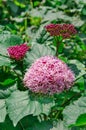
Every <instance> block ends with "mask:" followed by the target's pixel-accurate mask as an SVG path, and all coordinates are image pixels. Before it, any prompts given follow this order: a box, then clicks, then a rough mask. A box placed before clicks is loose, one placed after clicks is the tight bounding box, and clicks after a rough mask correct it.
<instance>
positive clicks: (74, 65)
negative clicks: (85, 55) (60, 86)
mask: <svg viewBox="0 0 86 130" xmlns="http://www.w3.org/2000/svg"><path fill="white" fill-rule="evenodd" d="M69 67H70V68H71V69H72V70H73V71H74V73H75V76H76V79H78V78H80V77H81V76H83V75H84V74H86V71H85V65H84V64H82V63H81V62H80V61H78V60H69Z"/></svg>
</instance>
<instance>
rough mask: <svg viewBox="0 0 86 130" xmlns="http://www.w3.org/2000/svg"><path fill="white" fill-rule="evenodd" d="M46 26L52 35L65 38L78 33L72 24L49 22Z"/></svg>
mask: <svg viewBox="0 0 86 130" xmlns="http://www.w3.org/2000/svg"><path fill="white" fill-rule="evenodd" d="M45 28H46V30H47V32H49V33H50V35H51V36H62V37H63V39H66V38H70V37H71V36H72V35H75V34H76V33H77V31H76V29H75V27H74V25H72V24H49V25H47V26H45Z"/></svg>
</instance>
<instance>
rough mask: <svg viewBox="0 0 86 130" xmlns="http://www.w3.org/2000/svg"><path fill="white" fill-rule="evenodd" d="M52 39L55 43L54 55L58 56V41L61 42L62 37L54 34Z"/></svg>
mask: <svg viewBox="0 0 86 130" xmlns="http://www.w3.org/2000/svg"><path fill="white" fill-rule="evenodd" d="M54 39H55V45H56V56H57V57H58V50H59V46H60V43H61V42H62V39H61V37H60V36H59V37H57V36H55V37H54Z"/></svg>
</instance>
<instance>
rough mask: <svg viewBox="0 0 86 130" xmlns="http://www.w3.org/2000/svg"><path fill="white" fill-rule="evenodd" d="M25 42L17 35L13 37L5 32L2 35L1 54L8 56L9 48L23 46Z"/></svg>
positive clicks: (0, 41)
mask: <svg viewBox="0 0 86 130" xmlns="http://www.w3.org/2000/svg"><path fill="white" fill-rule="evenodd" d="M22 42H23V41H22V39H21V38H20V37H19V36H17V35H11V34H10V33H9V32H5V31H3V32H2V33H1V34H0V48H1V51H0V54H3V55H6V54H7V48H8V47H9V46H14V45H18V44H21V43H22Z"/></svg>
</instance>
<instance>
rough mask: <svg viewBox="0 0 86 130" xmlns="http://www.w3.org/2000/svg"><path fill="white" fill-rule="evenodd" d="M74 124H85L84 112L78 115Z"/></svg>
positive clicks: (85, 115)
mask: <svg viewBox="0 0 86 130" xmlns="http://www.w3.org/2000/svg"><path fill="white" fill-rule="evenodd" d="M75 125H76V126H83V125H86V114H82V115H80V116H79V117H78V119H77V121H76V124H75Z"/></svg>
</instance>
